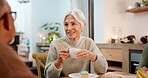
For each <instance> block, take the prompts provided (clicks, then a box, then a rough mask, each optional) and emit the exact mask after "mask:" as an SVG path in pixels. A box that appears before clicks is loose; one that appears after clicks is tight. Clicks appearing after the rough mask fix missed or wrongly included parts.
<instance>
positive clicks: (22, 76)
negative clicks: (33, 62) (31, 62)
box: [0, 0, 36, 78]
mask: <svg viewBox="0 0 148 78" xmlns="http://www.w3.org/2000/svg"><path fill="white" fill-rule="evenodd" d="M11 13H12V12H11V9H10V6H9V5H8V3H7V2H6V0H0V78H36V76H35V75H33V73H32V72H31V71H30V70H29V69H28V67H27V66H26V65H25V63H23V62H22V61H21V60H20V59H19V57H18V55H17V54H16V52H15V51H14V50H13V49H12V48H11V47H10V46H9V43H11V42H12V41H13V38H14V35H15V28H14V19H13V17H12V15H11Z"/></svg>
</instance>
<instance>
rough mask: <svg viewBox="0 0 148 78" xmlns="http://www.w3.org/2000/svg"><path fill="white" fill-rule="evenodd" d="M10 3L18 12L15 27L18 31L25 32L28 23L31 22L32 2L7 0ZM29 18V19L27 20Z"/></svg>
mask: <svg viewBox="0 0 148 78" xmlns="http://www.w3.org/2000/svg"><path fill="white" fill-rule="evenodd" d="M7 2H8V3H9V5H10V6H11V10H12V11H16V12H17V19H16V20H15V22H14V23H15V27H16V31H17V32H25V31H27V27H28V24H30V22H29V21H30V16H31V14H30V13H31V12H30V11H31V2H30V3H27V4H24V3H22V4H21V3H19V2H18V1H17V0H14V1H13V0H7ZM26 19H27V20H26Z"/></svg>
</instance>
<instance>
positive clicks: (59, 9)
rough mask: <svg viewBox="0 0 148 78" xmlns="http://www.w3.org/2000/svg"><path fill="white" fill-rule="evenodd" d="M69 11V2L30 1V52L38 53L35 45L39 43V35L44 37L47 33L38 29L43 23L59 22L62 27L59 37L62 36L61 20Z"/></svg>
mask: <svg viewBox="0 0 148 78" xmlns="http://www.w3.org/2000/svg"><path fill="white" fill-rule="evenodd" d="M69 10H70V0H64V1H62V0H44V1H43V0H38V1H35V0H33V1H32V26H31V28H32V32H31V33H30V34H31V35H32V37H31V38H32V39H31V41H32V45H31V46H32V49H31V52H38V50H37V47H36V43H37V42H39V41H40V38H39V34H40V33H42V34H43V35H44V36H45V37H46V36H47V33H48V32H43V31H41V30H40V27H41V26H42V25H44V24H45V23H47V22H48V23H51V22H61V23H62V27H60V28H61V30H60V35H61V36H64V35H65V32H64V30H63V28H64V27H63V19H64V15H65V14H66V13H67V11H69Z"/></svg>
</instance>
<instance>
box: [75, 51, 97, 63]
mask: <svg viewBox="0 0 148 78" xmlns="http://www.w3.org/2000/svg"><path fill="white" fill-rule="evenodd" d="M75 58H78V59H88V60H91V61H96V59H97V55H96V54H95V53H93V52H91V51H89V50H86V49H82V50H79V51H77V52H76V54H75Z"/></svg>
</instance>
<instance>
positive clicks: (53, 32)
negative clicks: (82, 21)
mask: <svg viewBox="0 0 148 78" xmlns="http://www.w3.org/2000/svg"><path fill="white" fill-rule="evenodd" d="M61 25H62V24H61V23H59V22H52V23H46V24H44V25H43V26H41V27H40V28H43V29H44V30H46V31H49V33H48V37H47V39H46V41H45V42H46V43H48V42H51V41H53V40H55V39H57V38H59V33H58V32H57V31H58V30H59V27H60V26H61Z"/></svg>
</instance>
